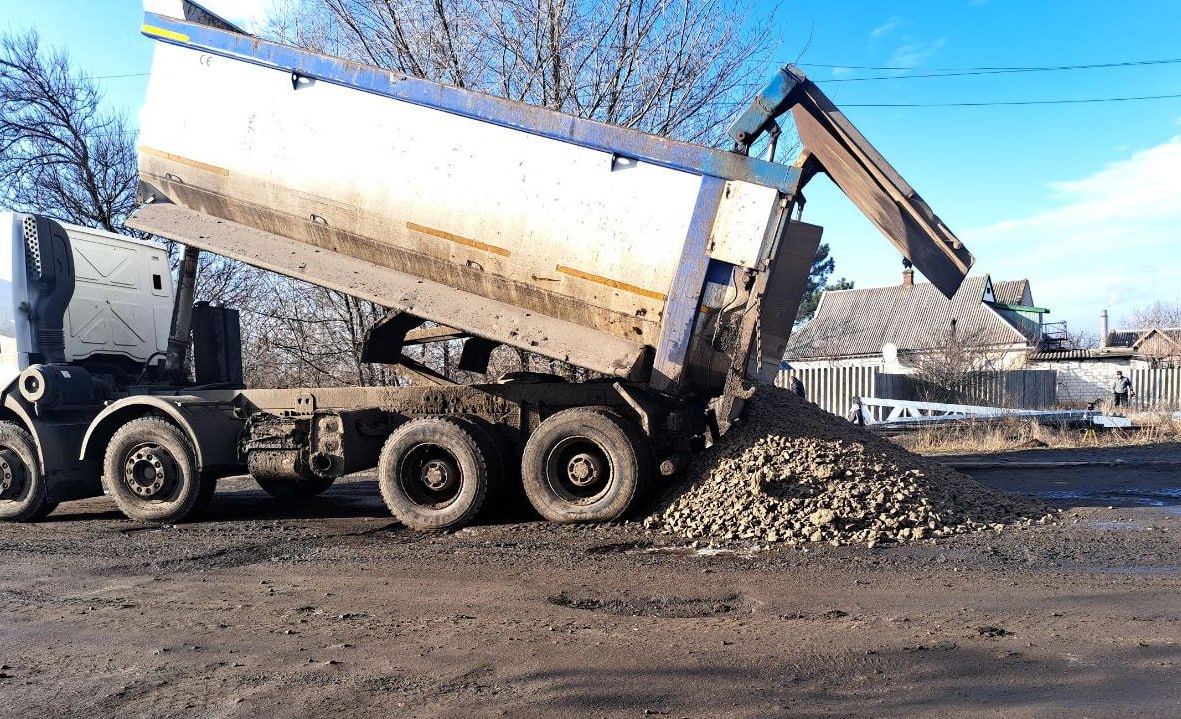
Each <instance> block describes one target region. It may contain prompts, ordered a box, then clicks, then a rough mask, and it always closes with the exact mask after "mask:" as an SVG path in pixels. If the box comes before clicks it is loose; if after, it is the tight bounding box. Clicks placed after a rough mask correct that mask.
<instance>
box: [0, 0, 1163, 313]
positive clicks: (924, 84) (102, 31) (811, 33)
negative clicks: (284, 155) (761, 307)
mask: <svg viewBox="0 0 1181 719" xmlns="http://www.w3.org/2000/svg"><path fill="white" fill-rule="evenodd" d="M271 2H272V0H208V2H207V3H206V4H207V6H208V7H209V8H210V9H212V10H214V11H215V12H218V13H219V14H221V15H223V16H225V17H227V18H228V19H230V20H233V21H236V22H239V23H240V24H244V25H247V26H250V24H251V23H253V22H257V21H258V20H259V19H260V18H261V17H262V16H264V15H265V13H266V10H267V8H268V7H269V6H270V5H271ZM738 5H740V6H742V7H744V8H745V7H747V6H749V7H750V8H751V10H750V12H751V16H750V22H760V23H765V22H770V26H771V27H772V28H773V33H774V37H775V43H776V46H777V47H776V50H775V52H774V53H773V55H774V56H773V57H770V58H768V62H767V68H768V74H770V72H772V71H773V69H774V66H775V65H776V64H778V63H781V62H786V61H793V62H797V63H799V64H800V65H801V66H802V67H803V69H804V70H805V71H806V72H807V73H808V75H809V76H810V77H811V78H812V79H813V80H815V81H816V82H817V83H818V84H819V85H820V86H821V88H822V89H823V90H824V91H825V92H826V93H827V94H828V95H829V96H830V97H831V98H832V99H833V100H834V101H835V102H836V104H837V105H838V106H839V107H841V108H842V110H844V112H845V114H846V115H847V116H848V117H849V118H850V119H851V120H852V121H853V122H854V124H856V125H857V126H858V128H859V129H860V130H861V131H862V133H863V134H864V135H865V136H866V137H867V138H868V139H869V140H870V142H872V143H873V144H874V145H875V146H876V147H877V149H878V150H879V151H880V152H881V153H882V154H883V155H884V156H885V157H886V158H887V159H888V160H889V161H890V162H891V163H892V164H893V165H894V167H895V168H896V169H898V170H899V171H900V173H901V174H902V175H903V177H905V178H906V179H907V180H908V181H909V183H910V184H911V185H912V186H913V187H914V188H915V189H916V190H917V191H918V192H919V193H920V194H921V195H922V196H923V198H924V199H925V200H926V201H927V203H928V204H929V205H930V206H931V207H932V209H934V211H935V212H936V213H937V214H938V215H939V216H940V217H941V218H942V219H943V221H944V222H945V223H946V224H947V226H948V227H950V228H951V229H952V230H953V231H954V232H955V233H956V234H957V235H958V236H959V237H960V238H961V239H962V240H963V241H964V243H965V244H966V245H967V247H968V248H969V249H970V250H971V251H972V253H973V254H974V255H975V257H976V265H975V267H974V268H973V274H983V273H988V274H990V275H991V276H992V277H993V278H994V279H996V280H1011V279H1020V278H1028V279H1029V280H1030V282H1031V287H1032V290H1033V299H1034V301H1035V303H1036V304H1037V305H1040V306H1042V307H1048V308H1049V309H1050V310H1051V312H1050V315H1049V316H1048V317H1047V321H1062V320H1065V321H1067V322H1068V326H1069V328H1070V329H1071V331H1076V332H1077V331H1089V332H1092V333H1097V331H1098V325H1099V319H1098V318H1099V313H1100V311H1101V310H1103V309H1107V310H1109V311H1110V313H1111V316H1112V324H1113V326H1117V325H1120V322H1121V320H1122V318H1124V317H1126V316H1127V315H1128V314H1129V313H1130V312H1131V311H1132V310H1133V309H1134V308H1136V307H1139V306H1143V305H1146V304H1149V303H1151V302H1153V301H1156V300H1163V301H1166V302H1181V285H1179V284H1178V282H1177V280H1176V279H1175V276H1176V270H1177V268H1178V267H1179V266H1181V181H1179V179H1178V176H1179V175H1181V97H1172V98H1164V99H1153V100H1127V101H1114V100H1112V98H1129V97H1145V96H1157V95H1181V42H1178V40H1177V38H1178V37H1179V36H1181V2H1177V1H1176V0H1140V1H1137V0H1128V1H1127V2H1124V3H1111V2H1108V1H1104V2H1098V1H1095V0H1039V1H1038V2H1029V1H1028V0H939V1H938V2H935V1H934V0H873V1H862V0H848V1H845V2H837V1H835V0H808V1H804V0H786V1H785V2H782V3H780V2H777V1H775V0H755V1H754V2H751V3H738ZM776 8H777V9H776ZM772 13H774V15H773V19H772V20H770V21H768V20H766V19H765V18H767V17H768V16H769V15H771V14H772ZM141 21H142V5H141V3H140V2H139V0H101V1H99V0H87V1H83V0H37V2H29V1H28V0H0V31H4V30H13V29H20V28H25V27H35V28H37V30H38V31H39V32H40V34H41V36H42V39H43V41H44V42H46V43H47V44H52V45H58V46H64V47H66V48H68V50H69V51H70V53H71V55H72V57H73V58H74V59H75V61H76V62H77V63H78V64H79V65H80V66H81V67H83V68H84V69H85V70H86V71H87V72H89V73H90V74H91V75H93V76H95V77H101V78H103V79H102V80H100V82H102V83H103V87H104V88H105V90H106V92H107V99H108V101H109V102H110V103H111V104H112V105H113V106H118V107H122V108H125V109H126V110H128V111H129V112H130V113H131V114H132V115H133V116H134V114H135V112H136V109H137V108H138V106H139V104H140V102H141V100H142V97H143V92H144V87H145V85H146V78H145V77H143V76H142V73H146V72H147V70H148V69H149V65H150V61H151V49H152V42H151V41H149V40H147V39H146V38H143V37H142V36H140V35H139V27H140V25H141ZM1161 60H1173V61H1175V62H1154V61H1161ZM1120 63H1124V64H1123V65H1121V66H1118V67H1105V68H1090V69H1086V68H1083V69H1073V70H1054V71H1044V72H992V73H987V74H957V75H951V76H944V77H926V78H924V77H919V76H921V75H929V74H944V75H946V72H947V71H949V70H952V71H959V70H963V69H972V68H1014V67H1017V68H1030V67H1038V68H1044V67H1063V66H1077V65H1096V64H1109V65H1114V64H1120ZM1128 63H1135V64H1128ZM863 68H866V69H863ZM872 68H889V69H872ZM972 72H976V73H978V71H972ZM120 75H131V77H111V76H120ZM861 78H873V79H868V80H866V79H861ZM1079 99H1086V100H1091V99H1103V100H1106V101H1104V102H1094V103H1058V104H1047V105H1038V104H1033V105H1029V104H1025V105H998V104H995V103H1013V102H1028V101H1044V100H1059V101H1060V100H1079ZM949 103H984V104H983V105H976V106H967V107H965V106H956V107H939V106H936V105H940V104H949ZM875 105H876V106H875ZM880 105H910V106H903V107H898V106H895V107H881V106H880ZM807 196H808V200H809V202H808V205H807V208H806V209H805V212H804V219H805V220H806V221H808V222H812V223H815V224H819V225H823V226H824V227H825V228H826V229H825V241H827V242H828V243H829V244H830V246H831V250H832V255H833V257H834V258H835V259H836V265H837V268H836V275H837V276H844V277H847V278H849V279H851V280H853V281H854V282H855V283H856V285H857V286H860V287H872V286H883V285H890V284H896V283H897V282H899V281H900V271H901V265H900V260H899V256H898V254H897V252H896V251H895V250H894V249H893V247H892V246H891V245H890V244H889V243H888V242H887V241H886V240H885V239H884V238H883V237H882V236H881V235H880V234H878V232H877V230H876V229H874V228H873V226H872V225H870V224H869V223H868V221H866V220H865V219H864V218H862V217H861V216H860V214H859V213H858V212H857V210H856V209H855V208H854V207H853V206H852V205H851V204H850V203H849V202H848V201H847V200H845V199H844V198H843V196H841V195H840V193H839V191H836V190H835V188H832V186H831V185H827V186H826V185H825V184H824V183H823V181H822V180H817V181H816V182H814V183H813V185H810V186H809V188H808V192H807Z"/></svg>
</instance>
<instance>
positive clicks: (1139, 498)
mask: <svg viewBox="0 0 1181 719" xmlns="http://www.w3.org/2000/svg"><path fill="white" fill-rule="evenodd" d="M1033 496H1035V497H1037V498H1038V499H1059V500H1062V499H1072V500H1087V501H1091V502H1097V503H1101V504H1113V505H1114V504H1118V505H1125V506H1126V505H1129V504H1130V505H1135V506H1140V507H1171V506H1176V505H1181V487H1153V488H1151V489H1149V488H1143V489H1140V488H1136V487H1132V488H1130V489H1098V490H1091V491H1088V490H1079V489H1051V490H1047V491H1044V492H1035V493H1034V495H1033Z"/></svg>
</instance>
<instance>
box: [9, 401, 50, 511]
mask: <svg viewBox="0 0 1181 719" xmlns="http://www.w3.org/2000/svg"><path fill="white" fill-rule="evenodd" d="M56 508H57V503H56V502H50V501H49V488H48V486H47V485H46V482H45V473H44V472H42V471H41V463H40V462H39V461H38V460H37V447H36V445H34V444H33V438H32V436H30V435H29V433H28V432H26V431H25V430H24V428H22V427H21V426H20V425H18V424H16V423H14V422H0V519H6V520H9V521H12V522H35V521H37V520H39V519H44V518H45V517H46V516H47V515H48V514H49V513H50V512H52V511H53V510H54V509H56Z"/></svg>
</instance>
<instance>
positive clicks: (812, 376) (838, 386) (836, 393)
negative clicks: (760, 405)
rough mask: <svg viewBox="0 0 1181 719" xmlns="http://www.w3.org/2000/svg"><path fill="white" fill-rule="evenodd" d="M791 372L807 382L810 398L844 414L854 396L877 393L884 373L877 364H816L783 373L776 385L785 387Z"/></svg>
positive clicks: (831, 410)
mask: <svg viewBox="0 0 1181 719" xmlns="http://www.w3.org/2000/svg"><path fill="white" fill-rule="evenodd" d="M792 372H795V374H796V376H797V377H799V378H800V381H801V382H803V383H804V391H805V392H806V393H807V395H808V400H809V401H811V402H815V403H816V404H817V405H819V406H820V408H821V409H825V410H828V411H829V412H832V413H833V414H835V415H840V416H841V417H844V416H845V415H846V414H848V412H849V407H851V406H852V404H853V398H854V397H876V396H877V388H878V376H879V375H880V374H881V373H880V372H879V371H878V369H877V368H876V367H814V368H810V369H797V370H790V371H783V372H780V373H779V377H778V378H777V379H776V380H775V384H776V385H778V386H780V387H786V386H787V382H788V378H789V377H790V376H791V373H792Z"/></svg>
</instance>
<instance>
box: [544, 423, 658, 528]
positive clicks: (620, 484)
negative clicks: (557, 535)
mask: <svg viewBox="0 0 1181 719" xmlns="http://www.w3.org/2000/svg"><path fill="white" fill-rule="evenodd" d="M651 472H652V452H651V448H650V447H649V446H648V440H647V438H646V437H644V436H643V434H642V433H641V432H640V431H639V429H638V428H636V427H635V426H634V425H633V424H632V422H631V421H629V420H627V419H625V418H623V417H621V416H619V415H617V414H615V413H614V412H612V411H610V410H608V409H605V408H604V409H600V408H585V407H577V408H574V409H567V410H563V411H561V412H558V413H557V414H554V415H552V416H550V417H548V418H547V419H546V420H545V421H543V422H542V423H541V424H540V425H539V426H538V427H537V429H536V430H535V431H534V432H533V434H532V435H531V436H530V437H529V440H528V441H527V442H526V443H525V451H524V452H523V453H522V456H521V481H522V483H523V484H524V487H525V494H526V495H527V496H528V497H529V502H530V504H532V505H533V508H534V509H536V510H537V511H538V513H539V514H541V516H543V517H545V518H546V519H548V520H550V521H553V522H564V523H572V522H610V521H612V520H615V519H618V518H619V517H621V516H623V515H624V514H625V513H626V512H627V511H628V510H629V509H631V508H632V505H633V504H634V503H635V502H636V500H637V499H639V498H640V497H641V495H642V494H643V493H644V491H645V489H646V488H647V484H648V477H649V476H650V475H651Z"/></svg>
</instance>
